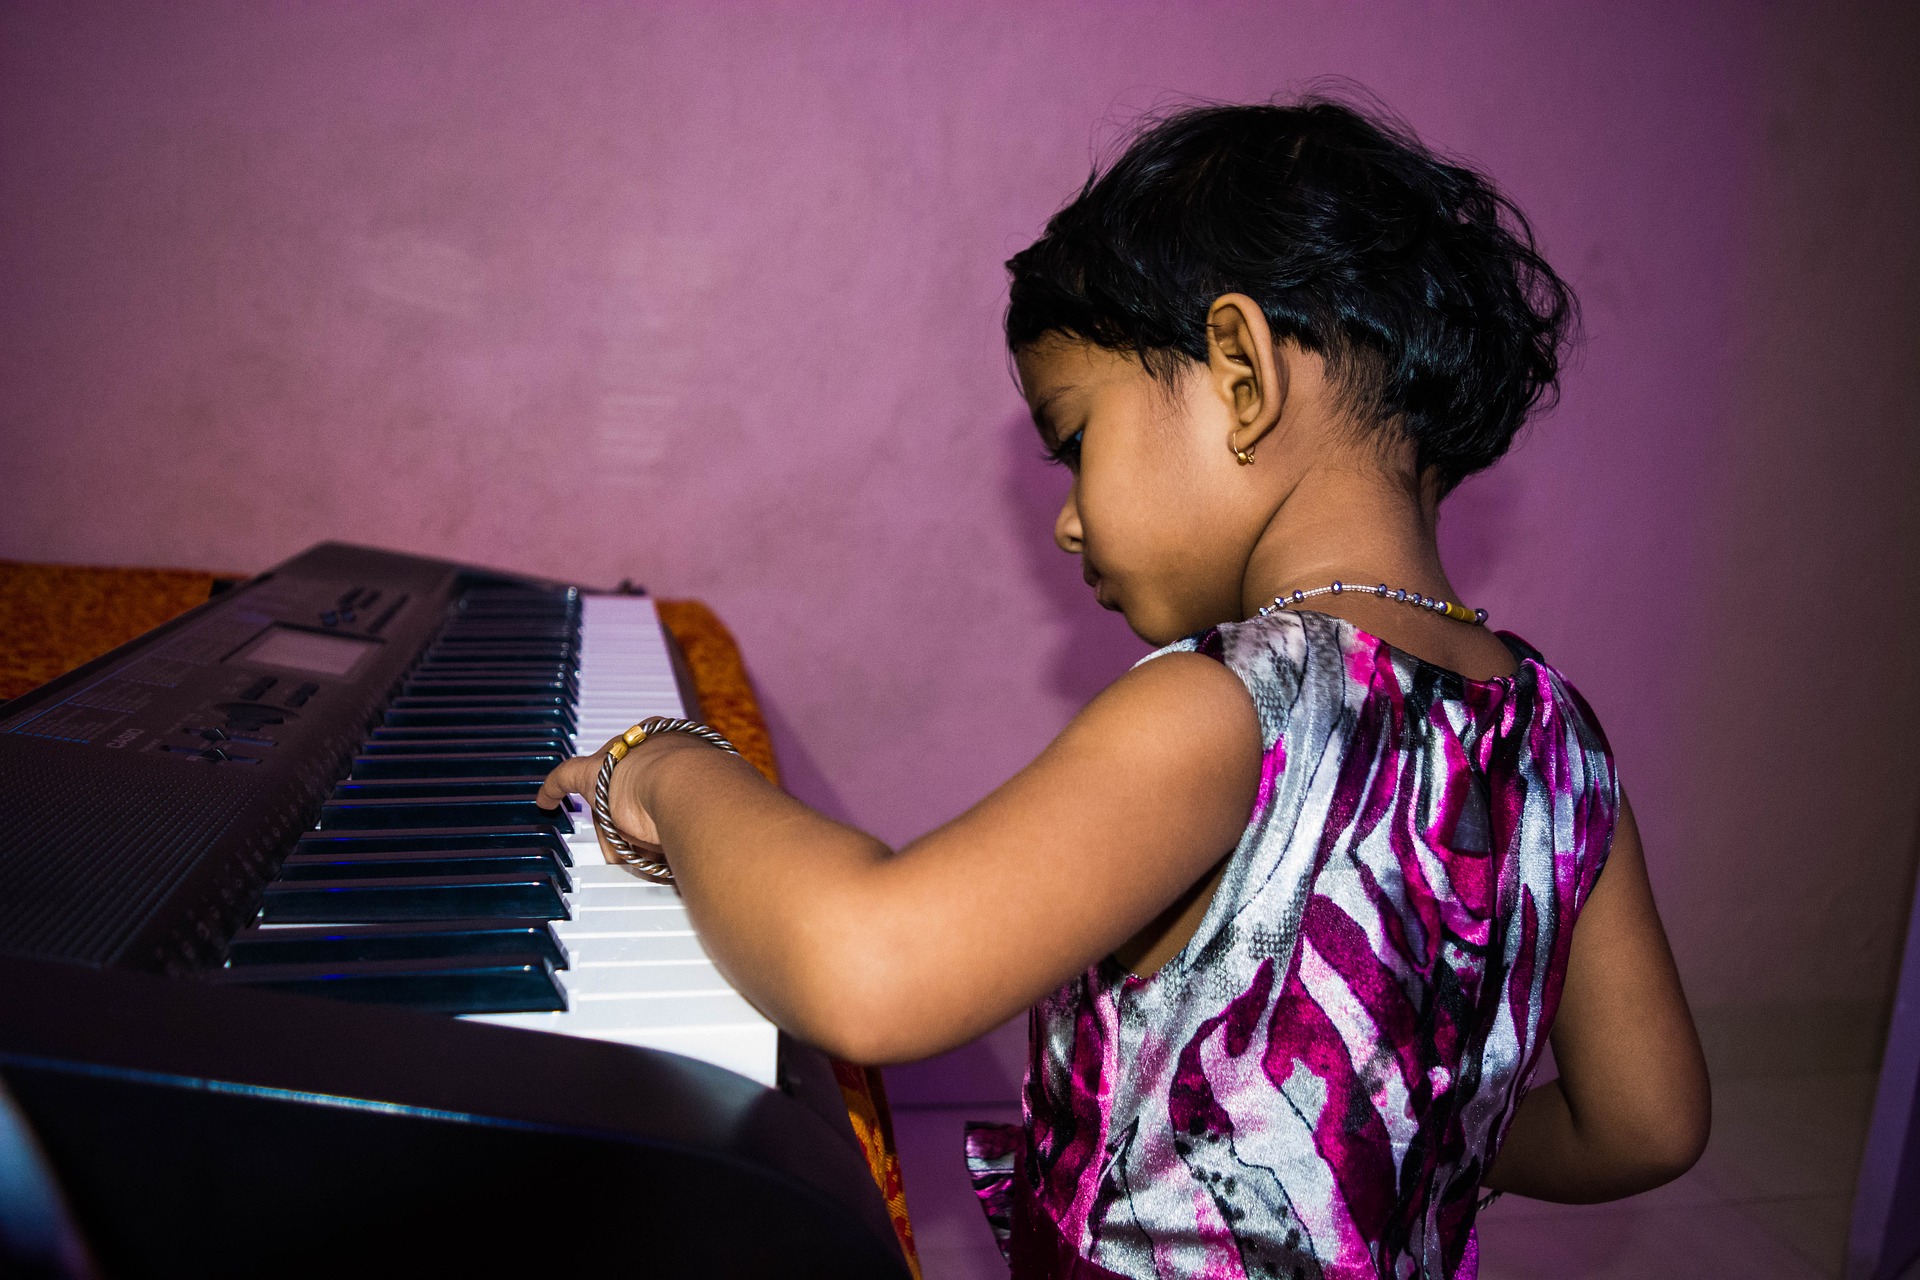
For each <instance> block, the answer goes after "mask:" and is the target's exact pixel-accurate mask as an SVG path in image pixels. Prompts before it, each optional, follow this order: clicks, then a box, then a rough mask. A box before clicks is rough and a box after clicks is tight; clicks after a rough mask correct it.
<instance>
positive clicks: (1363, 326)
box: [1006, 96, 1579, 494]
mask: <svg viewBox="0 0 1920 1280" xmlns="http://www.w3.org/2000/svg"><path fill="white" fill-rule="evenodd" d="M1007 270H1008V271H1009V272H1011V273H1012V277H1013V279H1012V289H1011V297H1010V300H1009V302H1008V306H1007V318H1006V329H1007V344H1008V346H1009V348H1010V349H1011V350H1013V351H1015V352H1018V351H1020V350H1022V349H1023V348H1026V347H1028V346H1030V345H1032V344H1033V343H1035V342H1037V341H1039V340H1040V339H1041V338H1043V337H1046V336H1047V335H1049V334H1060V335H1064V336H1069V337H1075V338H1079V339H1083V340H1085V341H1088V342H1092V343H1095V344H1097V345H1098V346H1101V347H1105V348H1108V349H1110V350H1115V351H1125V352H1128V353H1130V354H1133V355H1136V356H1137V357H1139V358H1140V359H1141V361H1142V362H1143V363H1144V364H1145V365H1146V367H1147V369H1148V371H1149V372H1151V373H1152V374H1153V375H1154V376H1155V377H1157V378H1159V379H1161V380H1162V381H1168V382H1170V381H1172V380H1173V379H1174V377H1175V376H1176V375H1177V374H1178V372H1179V371H1180V370H1181V369H1182V368H1183V367H1185V361H1183V360H1182V359H1181V358H1180V357H1186V358H1187V359H1189V360H1196V361H1203V360H1205V359H1206V357H1207V328H1206V321H1207V312H1208V309H1209V307H1211V305H1212V304H1213V301H1214V300H1215V299H1216V298H1218V297H1219V296H1220V295H1222V294H1226V293H1244V294H1246V295H1248V296H1249V297H1251V298H1253V299H1254V301H1256V302H1257V303H1259V305H1260V309H1261V310H1262V311H1263V312H1265V314H1266V317H1267V322H1268V324H1269V325H1270V326H1272V329H1273V333H1274V336H1275V337H1276V338H1280V339H1285V338H1291V339H1293V340H1294V341H1296V342H1298V343H1299V344H1300V345H1301V346H1302V347H1303V348H1305V349H1306V350H1308V351H1313V352H1318V353H1319V354H1320V355H1322V356H1323V357H1324V358H1325V359H1326V360H1327V363H1328V367H1329V370H1330V372H1331V373H1332V374H1333V376H1334V377H1335V379H1336V381H1337V383H1338V384H1339V385H1340V386H1341V388H1342V390H1343V392H1344V394H1345V395H1346V397H1347V399H1348V404H1349V407H1350V408H1352V409H1353V410H1355V411H1356V413H1357V414H1358V415H1359V416H1360V417H1361V418H1362V420H1364V421H1367V422H1369V423H1370V424H1372V425H1375V426H1381V427H1387V428H1390V429H1394V430H1398V431H1399V432H1401V433H1403V434H1404V435H1405V436H1406V438H1407V439H1409V440H1410V441H1411V442H1412V444H1413V446H1414V458H1415V471H1416V474H1417V475H1425V474H1426V473H1427V471H1428V469H1429V468H1432V469H1433V470H1434V471H1435V472H1436V473H1437V476H1438V479H1439V485H1440V492H1441V493H1442V494H1445V493H1447V492H1450V491H1451V490H1452V489H1453V488H1454V486H1455V485H1457V484H1459V483H1460V481H1461V480H1463V479H1464V478H1466V477H1467V476H1469V475H1471V474H1473V473H1474V472H1475V471H1479V470H1481V469H1482V468H1484V467H1487V466H1490V465H1492V464H1493V463H1494V461H1496V460H1497V459H1498V458H1499V457H1500V456H1501V455H1502V454H1504V453H1505V452H1506V451H1507V447H1508V446H1509V445H1510V444H1511V443H1512V441H1513V436H1514V433H1515V432H1516V431H1518V430H1519V429H1520V426H1521V424H1522V423H1523V422H1525V421H1526V419H1527V416H1528V415H1529V414H1530V413H1532V412H1533V410H1534V409H1535V408H1536V407H1541V406H1545V405H1550V404H1552V403H1553V401H1554V400H1555V399H1557V397H1558V393H1559V377H1560V363H1561V359H1562V356H1563V355H1564V353H1565V352H1566V351H1567V349H1568V348H1569V346H1570V345H1571V342H1572V339H1573V335H1574V332H1575V330H1576V328H1577V325H1578V315H1579V313H1578V304H1577V303H1576V301H1575V299H1574V296H1573V292H1572V290H1570V289H1569V288H1568V287H1567V285H1566V283H1565V282H1564V281H1562V280H1561V279H1560V277H1559V276H1557V275H1555V274H1554V271H1553V268H1551V267H1550V266H1548V265H1547V262H1546V260H1545V259H1544V258H1543V257H1541V255H1540V253H1539V250H1538V249H1537V247H1536V246H1535V244H1534V238H1533V229H1532V227H1531V226H1530V225H1529V224H1528V222H1527V219H1526V216H1525V215H1524V214H1522V213H1521V212H1520V210H1519V208H1518V207H1517V206H1515V205H1514V203H1513V202H1512V201H1511V200H1509V199H1508V198H1507V197H1506V196H1505V195H1503V194H1501V192H1500V191H1499V190H1498V189H1497V188H1496V187H1495V186H1494V185H1493V183H1492V182H1491V181H1490V180H1489V179H1487V178H1486V177H1485V176H1484V175H1482V174H1480V173H1477V172H1475V171H1474V170H1473V169H1472V168H1469V167H1468V166H1466V165H1464V164H1461V163H1459V162H1457V161H1454V160H1451V159H1447V158H1444V157H1441V156H1439V155H1436V154H1435V153H1434V152H1433V151H1431V150H1429V149H1428V148H1427V147H1426V146H1425V145H1424V144H1422V143H1421V142H1420V140H1419V139H1418V138H1417V137H1415V136H1414V134H1413V132H1412V131H1411V130H1410V129H1408V128H1407V127H1406V126H1404V125H1402V124H1400V123H1398V122H1397V121H1394V120H1392V119H1391V118H1389V117H1387V116H1386V115H1385V113H1384V112H1374V113H1363V112H1362V111H1361V110H1358V109H1356V108H1355V107H1353V106H1350V105H1347V104H1346V103H1343V102H1340V101H1336V100H1334V99H1332V98H1329V97H1323V96H1312V97H1307V98H1303V99H1300V100H1298V101H1296V102H1292V103H1288V104H1284V105H1282V104H1261V105H1249V106H1218V105H1208V106H1199V107H1190V108H1188V109H1185V110H1182V111H1179V112H1178V113H1176V114H1173V115H1170V116H1167V117H1165V118H1163V119H1160V120H1158V121H1157V122H1154V123H1151V124H1150V126H1149V127H1147V128H1146V129H1144V131H1142V132H1140V133H1139V134H1138V135H1137V136H1136V137H1135V138H1134V139H1133V141H1132V143H1131V144H1130V145H1129V146H1128V147H1127V148H1126V150H1125V152H1124V153H1123V154H1122V155H1121V156H1120V158H1119V159H1118V160H1116V161H1114V162H1113V164H1111V165H1110V166H1109V167H1108V168H1107V169H1106V171H1105V172H1104V173H1102V172H1100V171H1099V170H1098V169H1096V170H1095V171H1094V172H1093V174H1092V175H1091V176H1089V177H1088V179H1087V181H1086V185H1085V186H1084V187H1082V188H1081V190H1080V194H1079V195H1078V196H1077V197H1075V198H1074V200H1073V202H1072V203H1070V204H1068V205H1067V206H1066V207H1065V208H1064V209H1062V210H1060V212H1058V213H1056V214H1055V215H1054V216H1053V217H1052V218H1051V219H1050V220H1049V221H1048V223H1047V228H1046V233H1045V234H1044V235H1042V236H1041V237H1040V239H1039V240H1037V241H1035V242H1034V243H1033V244H1032V245H1031V246H1029V247H1028V248H1026V249H1023V250H1021V251H1020V252H1019V253H1017V254H1015V255H1014V256H1013V258H1011V259H1010V260H1009V261H1008V262H1007Z"/></svg>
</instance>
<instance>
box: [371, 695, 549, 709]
mask: <svg viewBox="0 0 1920 1280" xmlns="http://www.w3.org/2000/svg"><path fill="white" fill-rule="evenodd" d="M572 701H573V700H572V699H571V698H569V697H567V695H566V694H564V693H552V692H549V693H481V694H473V693H403V694H401V695H400V696H399V697H397V698H395V699H394V700H393V701H392V702H390V703H388V704H387V707H388V709H389V710H396V709H398V710H407V711H451V710H459V709H462V708H466V707H472V708H474V709H476V710H480V711H502V710H517V709H525V710H529V711H535V710H545V709H548V708H552V709H555V710H567V709H569V708H570V707H571V705H572Z"/></svg>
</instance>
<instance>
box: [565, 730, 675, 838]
mask: <svg viewBox="0 0 1920 1280" xmlns="http://www.w3.org/2000/svg"><path fill="white" fill-rule="evenodd" d="M663 736H664V735H663ZM614 741H615V739H608V741H607V745H606V746H605V747H602V748H600V750H598V751H596V752H594V753H593V754H592V755H590V756H575V757H573V759H571V760H568V761H565V762H564V763H562V764H561V765H560V766H559V767H558V768H556V769H555V770H554V771H553V772H552V773H550V774H548V775H547V780H546V781H545V782H543V783H541V784H540V793H539V794H538V795H537V796H535V797H534V803H535V804H537V805H539V806H540V807H541V808H542V809H558V808H559V807H560V806H561V805H562V804H563V803H564V802H565V801H566V798H567V797H568V796H569V795H577V796H579V797H580V798H581V799H582V800H583V801H585V802H586V804H587V806H588V813H587V816H586V821H588V822H593V814H592V806H593V788H594V784H595V783H596V782H597V781H598V780H599V777H600V766H601V765H602V764H603V763H604V762H605V761H606V758H607V750H608V748H609V747H611V746H612V745H613V743H614ZM651 743H652V740H651V739H650V740H649V741H648V742H644V743H642V744H641V745H640V747H636V748H634V750H632V751H630V752H628V753H627V758H626V759H624V760H622V761H621V762H620V763H619V764H618V765H617V766H615V768H614V771H613V783H612V785H611V786H610V787H609V788H608V795H607V799H608V802H609V803H608V808H609V809H610V810H611V811H612V813H613V825H614V826H616V827H618V828H619V829H620V834H621V835H623V836H625V837H626V838H627V840H628V842H630V843H632V844H636V845H638V846H640V847H641V848H642V849H644V850H646V851H647V852H648V853H650V854H651V855H653V856H654V857H656V858H657V857H660V856H661V855H660V829H659V827H658V826H656V825H655V824H654V821H653V815H652V814H650V813H648V812H647V810H646V807H645V806H644V805H642V804H641V803H640V800H639V797H638V796H637V795H636V794H635V788H636V784H637V783H638V782H639V780H640V778H639V775H640V774H641V772H642V771H643V770H642V765H641V757H642V755H643V754H648V755H650V754H652V753H643V751H642V748H644V747H647V746H649V745H651ZM593 833H594V836H595V838H596V839H598V840H599V842H600V856H601V857H603V858H605V859H606V860H607V861H608V862H611V863H614V864H616V865H618V864H622V863H624V862H625V861H626V860H625V859H624V858H622V857H621V856H620V855H619V854H618V853H616V852H614V849H613V846H612V845H610V844H608V843H607V838H606V836H604V835H602V834H601V832H600V824H599V823H597V822H596V823H594V826H593ZM662 860H663V861H664V859H662Z"/></svg>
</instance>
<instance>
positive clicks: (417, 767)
mask: <svg viewBox="0 0 1920 1280" xmlns="http://www.w3.org/2000/svg"><path fill="white" fill-rule="evenodd" d="M564 759H566V756H564V755H562V754H561V753H560V752H558V751H542V752H532V751H476V752H464V753H463V752H439V751H433V752H427V751H419V752H414V753H412V754H409V755H376V756H355V757H354V761H353V772H352V773H350V774H348V775H347V776H348V777H350V778H353V779H356V780H358V779H361V778H515V777H525V776H528V775H538V776H541V777H545V776H546V775H547V774H549V773H552V772H553V769H554V766H555V765H557V764H559V763H560V762H561V761H562V760H564Z"/></svg>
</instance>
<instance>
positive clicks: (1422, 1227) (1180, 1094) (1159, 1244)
mask: <svg viewBox="0 0 1920 1280" xmlns="http://www.w3.org/2000/svg"><path fill="white" fill-rule="evenodd" d="M1499 634H1500V638H1501V639H1502V640H1503V641H1504V642H1505V643H1506V645H1507V647H1508V648H1509V649H1510V650H1511V651H1512V652H1513V653H1514V655H1515V657H1516V658H1517V659H1519V660H1520V667H1519V669H1518V670H1517V671H1516V672H1515V673H1514V674H1512V675H1510V676H1503V677H1500V678H1497V679H1493V680H1484V681H1480V680H1469V679H1467V678H1466V677H1464V676H1461V675H1459V674H1457V673H1454V672H1451V671H1446V670H1443V669H1442V668H1439V667H1436V666H1434V665H1432V664H1430V663H1427V662H1424V661H1422V660H1421V659H1418V658H1415V657H1413V656H1412V655H1410V654H1407V653H1403V652H1401V651H1400V650H1398V649H1395V648H1393V647H1392V646H1390V645H1388V644H1387V643H1386V642H1385V641H1383V640H1380V639H1379V638H1377V637H1375V636H1373V635H1370V634H1368V633H1367V632H1365V631H1362V630H1360V629H1359V628H1357V627H1355V626H1353V625H1352V624H1351V623H1348V622H1345V621H1343V620H1341V619H1337V618H1333V617H1331V616H1329V615H1326V614H1321V613H1311V612H1305V611H1291V610H1278V611H1275V612H1274V613H1272V614H1270V615H1268V616H1266V617H1257V618H1253V619H1250V620H1248V621H1246V622H1239V623H1232V624H1228V625H1225V626H1221V627H1217V628H1215V629H1214V630H1212V631H1209V632H1205V633H1203V634H1201V635H1198V636H1193V637H1190V638H1188V639H1186V640H1182V641H1179V642H1177V643H1175V644H1172V645H1169V646H1168V647H1167V648H1165V649H1162V650H1160V651H1159V652H1158V653H1155V654H1152V655H1149V657H1148V658H1147V659H1144V661H1151V660H1152V659H1153V658H1156V657H1159V656H1161V655H1162V654H1166V653H1177V652H1196V651H1197V652H1199V653H1203V654H1207V655H1210V656H1212V657H1214V658H1217V659H1218V660H1220V661H1221V662H1223V663H1225V664H1226V666H1227V667H1228V668H1229V669H1230V670H1232V671H1233V672H1234V674H1236V675H1237V676H1239V677H1240V679H1241V680H1242V681H1243V682H1244V683H1245V684H1246V686H1247V689H1248V690H1249V691H1250V692H1251V693H1252V695H1253V702H1254V706H1255V708H1256V709H1257V711H1258V713H1259V717H1260V727H1261V740H1262V745H1263V748H1264V758H1263V762H1262V768H1261V775H1260V785H1259V791H1258V795H1257V798H1256V800H1255V802H1254V807H1253V814H1252V818H1251V820H1250V821H1249V822H1248V824H1247V828H1246V832H1245V833H1244V834H1243V835H1242V837H1241V839H1240V843H1239V845H1238V846H1237V847H1236V848H1235V849H1234V851H1233V853H1232V855H1231V857H1230V858H1229V860H1228V862H1227V866H1226V870H1225V872H1224V874H1223V876H1222V879H1221V881H1220V884H1219V887H1218V888H1217V889H1216V890H1215V893H1214V896H1213V901H1212V904H1211V906H1210V907H1209V908H1208V910H1207V913H1206V915H1205V917H1204V918H1203V919H1202V921H1201V923H1200V927H1199V929H1198V930H1197V931H1196V932H1195V934H1194V935H1193V938H1192V939H1191V941H1189V942H1188V943H1187V945H1186V947H1185V948H1184V949H1183V950H1182V951H1181V952H1180V954H1179V955H1177V956H1175V957H1174V958H1173V959H1172V960H1171V961H1169V962H1168V963H1167V965H1166V966H1165V967H1164V968H1162V969H1161V970H1160V971H1159V972H1158V973H1156V974H1154V975H1153V976H1151V977H1147V978H1139V977H1135V976H1133V975H1132V974H1130V973H1128V972H1127V971H1126V970H1125V969H1124V968H1122V967H1121V966H1120V965H1119V964H1117V963H1116V962H1115V961H1113V960H1112V959H1111V958H1108V959H1106V960H1104V961H1102V962H1101V963H1099V964H1096V965H1095V966H1093V967H1092V968H1090V969H1088V970H1087V971H1086V972H1085V973H1084V974H1082V975H1080V976H1079V977H1077V978H1075V979H1074V980H1072V981H1071V982H1068V983H1067V984H1066V985H1065V986H1063V987H1061V988H1060V989H1059V990H1058V991H1056V992H1054V993H1053V994H1052V995H1050V996H1048V997H1047V998H1045V999H1044V1000H1042V1001H1041V1002H1040V1003H1039V1004H1038V1005H1036V1006H1035V1007H1034V1008H1033V1010H1032V1012H1031V1014H1030V1016H1029V1061H1028V1066H1027V1076H1026V1085H1025V1089H1024V1090H1023V1096H1022V1104H1023V1109H1024V1111H1025V1116H1026V1124H1025V1125H1024V1126H1014V1125H979V1124H976V1125H970V1126H968V1133H967V1157H968V1164H969V1166H970V1168H971V1170H972V1174H973V1184H974V1189H975V1191H976V1192H977V1193H978V1194H979V1196H980V1198H981V1200H982V1202H983V1205H984V1207H985V1208H986V1210H987V1216H988V1221H989V1223H990V1224H991V1225H992V1226H993V1227H994V1229H995V1234H996V1235H997V1236H998V1237H999V1238H1000V1240H1001V1247H1002V1249H1003V1251H1005V1252H1006V1253H1007V1254H1008V1258H1009V1260H1010V1262H1011V1263H1012V1267H1013V1275H1014V1277H1015V1280H1025V1278H1026V1277H1042V1276H1044V1277H1076V1278H1099V1277H1106V1276H1115V1275H1118V1276H1128V1277H1140V1278H1142V1280H1144V1278H1146V1277H1161V1278H1165V1280H1175V1278H1179V1280H1185V1278H1187V1277H1208V1278H1221V1280H1226V1278H1236V1280H1237V1278H1238V1277H1267V1276H1284V1277H1290V1278H1291V1277H1298V1278H1300V1280H1307V1278H1309V1277H1313V1278H1324V1280H1348V1278H1349V1277H1356V1278H1357V1277H1367V1278H1369V1280H1371V1278H1373V1277H1394V1278H1396V1280H1413V1278H1417V1280H1473V1277H1474V1276H1475V1275H1476V1274H1477V1271H1478V1248H1477V1245H1476V1241H1475V1236H1474V1230H1473V1222H1474V1214H1475V1211H1476V1207H1477V1201H1476V1197H1477V1195H1478V1192H1479V1183H1480V1178H1481V1175H1482V1174H1483V1173H1484V1172H1485V1170H1486V1168H1487V1166H1488V1164H1489V1163H1491V1161H1492V1159H1493V1156H1494V1153H1495V1152H1496V1151H1497V1150H1498V1149H1499V1146H1500V1142H1501V1140H1502V1138H1503V1137H1504V1136H1505V1133H1506V1129H1507V1126H1508V1124H1509V1123H1510V1122H1511V1120H1512V1118H1513V1113H1514V1108H1515V1107H1516V1105H1517V1104H1518V1103H1519V1101H1520V1096H1521V1094H1522V1093H1523V1092H1524V1090H1525V1088H1526V1084H1527V1080H1528V1077H1529V1075H1530V1074H1531V1072H1532V1070H1533V1067H1534V1064H1535V1062H1536V1060H1537V1059H1538V1057H1539V1054H1540V1051H1541V1048H1542V1046H1543V1045H1544V1044H1545V1041H1546V1033H1547V1029H1548V1027H1549V1026H1550V1025H1551V1023H1552V1022H1553V1015H1554V1010H1555V1008H1556V1006H1557V1005H1558V1002H1559V998H1560V991H1561V986H1562V982H1563V979H1564V977H1565V974H1566V965H1567V952H1568V948H1569V946H1570V945H1571V942H1572V935H1573V924H1574V918H1575V917H1576V916H1577V915H1578V914H1579V911H1580V907H1581V905H1582V904H1583V903H1584V902H1585V901H1586V898H1587V894H1588V893H1589V891H1590V890H1591V889H1592V887H1593V884H1594V880H1595V877H1596V876H1598V875H1599V873H1600V868H1601V866H1602V864H1603V863H1604V862H1605V860H1606V856H1607V850H1608V847H1609V845H1610V844H1611V842H1612V837H1613V829H1614V820H1615V816H1616V814H1617V812H1618V807H1619V789H1618V781H1617V778H1616V775H1615V771H1614V764H1613V758H1612V754H1611V752H1610V750H1609V748H1608V746H1607V742H1606V738H1605V737H1604V735H1603V734H1602V733H1601V730H1600V727H1599V725H1598V723H1597V722H1596V721H1595V719H1594V716H1593V713H1592V712H1591V710H1589V709H1588V707H1587V705H1586V703H1585V702H1584V701H1583V700H1582V699H1581V697H1580V695H1579V694H1578V693H1577V692H1575V691H1574V689H1573V687H1572V685H1570V684H1568V683H1567V681H1566V680H1565V679H1564V678H1562V677H1561V676H1560V674H1559V673H1558V672H1556V671H1555V670H1554V669H1553V668H1552V667H1550V666H1548V665H1547V664H1546V663H1545V662H1544V661H1542V660H1541V657H1540V655H1539V653H1538V652H1537V651H1535V650H1534V649H1533V648H1532V646H1530V645H1528V644H1527V643H1526V642H1524V641H1522V640H1521V639H1519V638H1518V637H1517V636H1514V635H1512V634H1510V633H1507V632H1501V633H1499Z"/></svg>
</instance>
